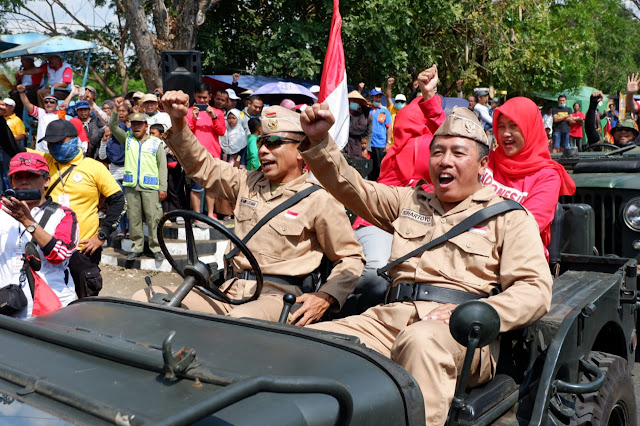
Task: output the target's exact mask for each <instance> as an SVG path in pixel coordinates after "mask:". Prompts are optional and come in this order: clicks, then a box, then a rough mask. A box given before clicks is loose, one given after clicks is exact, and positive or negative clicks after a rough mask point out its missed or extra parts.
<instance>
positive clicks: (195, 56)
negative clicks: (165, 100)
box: [162, 50, 202, 103]
mask: <svg viewBox="0 0 640 426" xmlns="http://www.w3.org/2000/svg"><path fill="white" fill-rule="evenodd" d="M201 82H202V67H201V63H200V52H198V51H195V50H165V51H163V52H162V89H163V90H164V91H165V92H167V91H169V90H182V91H183V92H185V93H188V94H189V96H190V97H191V103H193V100H194V99H193V96H194V93H195V90H196V87H197V86H198V84H200V83H201Z"/></svg>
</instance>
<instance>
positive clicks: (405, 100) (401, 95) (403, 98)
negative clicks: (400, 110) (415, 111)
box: [396, 93, 407, 102]
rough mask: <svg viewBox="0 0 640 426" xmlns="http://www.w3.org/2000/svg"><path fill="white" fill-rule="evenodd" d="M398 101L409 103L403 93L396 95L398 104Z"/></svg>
mask: <svg viewBox="0 0 640 426" xmlns="http://www.w3.org/2000/svg"><path fill="white" fill-rule="evenodd" d="M398 101H402V102H407V97H406V96H405V95H403V94H402V93H400V94H398V95H396V102H398Z"/></svg>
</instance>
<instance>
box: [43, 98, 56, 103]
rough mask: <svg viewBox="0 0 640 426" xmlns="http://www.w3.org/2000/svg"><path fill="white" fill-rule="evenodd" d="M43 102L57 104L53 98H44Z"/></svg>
mask: <svg viewBox="0 0 640 426" xmlns="http://www.w3.org/2000/svg"><path fill="white" fill-rule="evenodd" d="M44 103H45V104H57V103H58V101H54V100H53V99H45V101H44Z"/></svg>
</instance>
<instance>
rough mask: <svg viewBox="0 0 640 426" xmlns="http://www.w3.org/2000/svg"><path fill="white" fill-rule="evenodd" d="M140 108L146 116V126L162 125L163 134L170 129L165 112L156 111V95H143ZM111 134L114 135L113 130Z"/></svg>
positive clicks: (168, 119)
mask: <svg viewBox="0 0 640 426" xmlns="http://www.w3.org/2000/svg"><path fill="white" fill-rule="evenodd" d="M123 102H124V100H123ZM142 106H143V108H144V113H145V114H146V115H147V124H148V125H149V126H151V125H153V124H156V123H158V124H162V125H164V131H165V132H166V131H167V130H169V129H170V128H171V119H170V118H169V115H168V114H167V113H166V112H160V111H158V97H157V96H156V95H154V94H153V93H147V94H146V95H144V96H143V97H142ZM119 107H120V105H118V108H119ZM112 117H113V114H112ZM110 123H111V122H110ZM111 133H114V132H113V129H111ZM114 135H115V133H114Z"/></svg>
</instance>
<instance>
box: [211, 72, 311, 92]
mask: <svg viewBox="0 0 640 426" xmlns="http://www.w3.org/2000/svg"><path fill="white" fill-rule="evenodd" d="M202 81H203V82H204V83H207V84H208V85H209V86H210V87H211V89H212V90H213V91H214V92H215V91H216V90H218V89H222V90H224V89H228V88H230V87H231V83H233V76H232V75H205V76H203V77H202ZM280 81H284V82H291V83H296V84H299V85H301V86H304V87H306V88H307V89H309V88H310V87H311V86H313V85H314V84H320V83H319V82H316V81H309V80H298V79H295V78H279V77H265V76H262V75H241V76H240V79H239V80H238V90H239V91H240V92H243V91H245V90H253V91H254V92H255V91H256V90H258V89H259V88H260V87H262V86H264V85H265V84H269V83H277V82H280Z"/></svg>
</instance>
